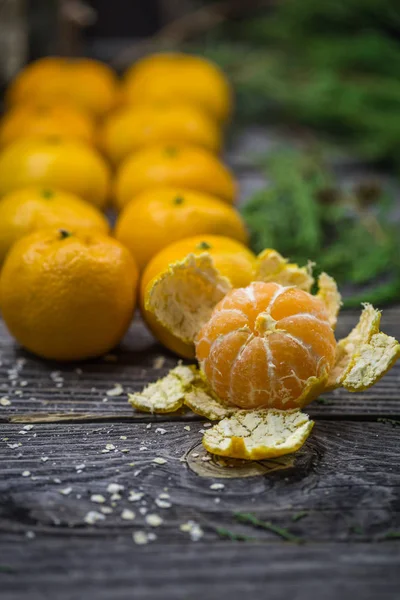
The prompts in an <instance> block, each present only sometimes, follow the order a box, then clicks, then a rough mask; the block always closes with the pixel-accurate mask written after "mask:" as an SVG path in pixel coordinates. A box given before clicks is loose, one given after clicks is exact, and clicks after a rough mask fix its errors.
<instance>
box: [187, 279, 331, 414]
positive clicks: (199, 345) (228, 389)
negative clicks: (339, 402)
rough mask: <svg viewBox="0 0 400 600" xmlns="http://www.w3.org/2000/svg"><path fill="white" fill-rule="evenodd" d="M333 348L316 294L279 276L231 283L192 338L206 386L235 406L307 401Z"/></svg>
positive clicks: (316, 388) (326, 368)
mask: <svg viewBox="0 0 400 600" xmlns="http://www.w3.org/2000/svg"><path fill="white" fill-rule="evenodd" d="M335 350H336V341H335V336H334V334H333V330H332V327H331V325H330V323H329V316H328V313H327V311H326V308H325V306H324V304H323V303H322V301H321V300H320V299H319V298H316V297H315V296H312V295H311V294H309V293H308V292H305V291H303V290H299V289H296V288H293V287H284V286H281V285H279V284H277V283H263V282H256V283H252V284H250V285H249V286H248V287H245V288H241V289H235V290H232V291H231V292H230V293H228V294H227V296H226V297H225V298H224V299H223V300H221V302H219V304H217V306H216V307H215V309H214V311H213V314H212V316H211V318H210V320H209V321H208V322H207V323H206V324H205V325H204V327H203V328H202V329H201V331H200V332H199V334H198V337H197V340H196V357H197V359H198V361H199V363H200V365H201V367H202V369H203V370H204V373H205V375H206V377H207V380H208V382H209V383H210V386H211V388H212V390H213V391H214V392H215V393H216V395H217V396H218V397H219V398H220V399H221V400H223V401H225V402H228V403H230V404H233V405H235V406H239V407H241V408H261V407H262V408H265V407H268V408H271V407H273V408H278V409H290V408H298V407H299V406H302V405H303V403H308V402H310V401H311V400H312V399H314V398H315V397H316V396H317V395H318V394H319V393H320V391H321V389H322V387H324V386H325V384H326V381H327V377H328V374H329V372H330V371H331V369H332V367H333V364H334V361H335ZM321 383H323V386H322V387H321ZM311 384H312V385H313V391H312V392H310V385H311Z"/></svg>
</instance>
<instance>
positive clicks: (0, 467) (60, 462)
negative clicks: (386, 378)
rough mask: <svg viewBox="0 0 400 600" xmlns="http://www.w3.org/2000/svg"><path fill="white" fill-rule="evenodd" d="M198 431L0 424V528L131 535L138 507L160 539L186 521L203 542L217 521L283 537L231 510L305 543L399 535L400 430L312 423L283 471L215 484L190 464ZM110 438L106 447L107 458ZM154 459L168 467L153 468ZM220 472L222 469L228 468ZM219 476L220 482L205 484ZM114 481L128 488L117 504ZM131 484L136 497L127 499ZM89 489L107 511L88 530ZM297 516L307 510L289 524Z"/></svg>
mask: <svg viewBox="0 0 400 600" xmlns="http://www.w3.org/2000/svg"><path fill="white" fill-rule="evenodd" d="M202 426H203V425H202V424H200V423H191V425H190V431H187V429H185V427H187V424H185V423H176V422H175V423H171V422H165V423H162V424H161V427H162V428H161V430H159V429H157V426H155V425H153V426H152V427H151V428H150V429H149V428H148V427H147V426H146V424H145V423H130V424H107V425H103V426H98V425H95V424H85V425H80V424H73V425H65V424H57V425H56V424H47V425H35V426H34V427H33V428H32V429H31V430H30V431H28V432H27V433H26V434H25V435H23V434H21V433H19V432H20V431H21V429H20V428H19V427H18V426H16V425H3V426H2V431H1V440H0V531H3V532H8V533H12V532H15V533H17V532H19V533H21V534H24V533H26V531H27V530H28V529H29V530H31V531H34V532H35V533H36V534H37V535H38V536H39V535H42V534H43V535H50V536H56V537H57V536H61V537H64V536H65V535H67V536H72V537H73V536H78V537H82V536H85V535H95V536H108V535H110V534H111V533H112V534H113V535H114V536H115V535H119V534H122V533H127V532H128V533H129V534H130V533H131V532H132V531H133V530H134V529H141V528H143V527H146V524H145V521H144V518H145V517H144V515H142V514H140V512H139V509H140V507H142V509H143V510H147V511H148V512H150V513H153V512H156V513H157V514H159V515H160V516H162V518H163V519H164V522H163V524H162V526H161V527H158V528H157V530H156V533H157V535H158V539H159V541H160V542H162V543H169V542H170V541H174V540H176V541H180V542H181V543H185V541H186V542H187V541H188V535H187V534H183V533H182V532H181V531H180V530H179V526H180V524H182V523H184V522H185V521H187V520H188V519H193V520H195V521H197V522H198V523H200V524H201V526H202V527H203V528H204V532H205V538H204V539H205V540H209V541H212V540H216V539H218V537H219V536H218V532H217V531H216V529H217V528H218V527H225V528H227V529H229V530H233V531H234V532H236V533H238V534H246V535H248V536H252V537H253V536H254V537H256V539H258V540H261V541H266V540H277V539H279V538H277V536H276V534H274V533H272V532H271V531H267V530H262V529H260V530H258V529H255V528H253V527H252V526H249V525H243V524H240V523H238V522H236V520H235V517H234V515H235V513H236V512H238V511H240V512H249V511H250V512H252V513H255V514H257V516H258V517H259V518H262V519H266V520H271V521H272V522H273V523H274V524H275V525H278V526H281V527H286V528H288V529H289V530H290V532H291V533H293V534H295V535H296V536H299V537H301V538H303V539H304V540H306V541H308V542H316V541H318V542H321V541H324V542H330V541H344V540H354V541H366V540H369V541H373V540H377V539H380V538H382V537H384V536H385V535H386V534H387V533H388V531H390V530H393V529H395V530H396V531H397V530H400V460H399V459H400V447H399V444H398V436H399V429H398V427H393V425H391V424H388V423H354V422H347V421H337V422H329V421H319V422H317V423H316V425H315V428H314V431H313V433H312V436H311V437H310V439H309V440H308V442H307V444H306V445H305V446H304V447H303V449H302V450H301V451H300V452H298V453H296V455H295V459H294V460H295V462H294V463H293V464H292V466H290V465H289V467H288V468H287V469H286V470H281V471H276V472H272V473H270V474H265V475H262V476H256V477H248V478H243V477H240V478H238V477H236V478H233V479H226V478H223V479H222V478H221V479H220V478H216V477H215V474H216V473H217V474H218V470H215V469H214V471H213V477H210V478H208V477H200V476H199V475H197V473H196V472H195V471H194V470H193V469H192V468H190V467H189V466H188V463H187V461H186V457H187V453H188V452H190V451H191V456H192V455H193V448H194V449H195V451H196V452H198V453H199V454H201V445H200V441H201V437H202V434H201V433H200V428H201V427H202ZM158 427H159V426H158ZM22 431H23V430H22ZM121 436H126V438H127V439H126V440H125V439H123V440H121ZM18 443H20V444H21V445H20V446H18V447H14V444H18ZM106 444H112V445H113V446H114V448H112V449H111V450H110V451H109V452H107V453H103V452H102V451H103V450H104V449H105V448H106ZM9 445H11V447H10V446H9ZM125 450H128V452H125ZM43 457H44V459H45V462H43ZM156 457H161V458H163V459H164V460H165V463H164V464H156V463H154V462H153V460H154V458H156ZM198 460H199V461H200V460H201V456H200V457H199V458H198ZM79 465H84V466H83V467H82V466H80V467H79ZM202 465H203V466H204V462H202ZM216 468H217V467H216ZM79 471H80V472H79ZM219 472H220V473H221V474H222V472H223V474H224V475H225V474H226V467H225V468H222V467H220V469H219ZM243 474H246V471H245V470H244V471H243ZM215 481H218V482H219V483H223V486H224V487H223V488H222V489H221V490H213V489H211V488H210V485H212V484H213V483H214V482H215ZM110 483H118V484H120V485H123V486H124V490H123V491H122V492H121V499H117V500H115V503H114V505H113V504H112V503H113V500H112V499H111V498H110V493H109V492H108V491H107V486H108V485H109V484H110ZM65 488H71V490H70V493H69V495H66V496H64V495H63V494H62V493H60V490H64V489H65ZM129 490H136V491H138V492H141V493H143V494H144V496H143V498H142V499H141V500H140V501H139V502H130V501H129V499H128V497H129ZM162 493H167V494H169V496H170V499H169V502H170V503H171V507H168V508H162V507H160V506H158V504H157V502H158V501H157V498H159V495H160V494H162ZM92 494H100V495H102V496H104V499H105V505H107V506H111V507H112V508H113V512H112V513H111V514H109V515H106V518H105V519H104V520H103V521H100V522H99V523H96V524H95V525H94V526H89V525H86V524H85V522H84V518H85V515H87V513H88V512H89V511H91V510H97V511H98V510H99V509H100V507H101V506H103V505H102V504H96V503H94V502H93V501H92V500H91V496H92ZM216 498H219V500H216ZM124 508H129V509H131V510H134V511H135V513H136V518H135V520H134V521H125V520H123V519H121V513H122V511H123V509H124ZM299 511H305V512H306V515H303V518H301V519H300V520H298V521H293V517H294V515H296V514H297V513H298V512H299ZM354 528H355V529H354Z"/></svg>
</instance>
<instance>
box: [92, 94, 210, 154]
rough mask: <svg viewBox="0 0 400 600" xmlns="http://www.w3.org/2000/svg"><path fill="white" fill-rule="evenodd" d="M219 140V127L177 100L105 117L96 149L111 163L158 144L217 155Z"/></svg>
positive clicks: (191, 106) (201, 112)
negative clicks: (180, 145)
mask: <svg viewBox="0 0 400 600" xmlns="http://www.w3.org/2000/svg"><path fill="white" fill-rule="evenodd" d="M221 138H222V133H221V130H220V128H219V126H218V125H217V124H216V123H215V121H214V120H213V119H212V118H211V117H210V116H209V115H208V114H207V113H205V112H204V111H203V110H201V109H200V108H198V107H197V106H195V105H190V104H180V103H179V101H178V102H174V103H170V102H159V103H150V104H149V105H138V106H133V107H124V108H122V109H119V110H118V111H116V112H114V113H112V114H111V115H110V116H109V117H108V118H107V120H106V121H105V123H104V125H103V127H102V129H101V130H100V133H99V140H100V146H101V148H102V149H103V150H104V152H105V154H106V155H107V157H108V158H109V159H110V160H111V162H112V163H114V164H118V163H120V162H121V161H122V160H123V159H124V158H125V157H126V156H127V155H128V154H130V153H132V152H133V151H135V150H140V149H141V148H144V147H146V146H151V145H155V144H162V143H173V144H174V143H177V144H191V145H194V146H201V147H203V148H206V149H207V150H210V151H211V152H219V151H220V149H221V145H222V139H221Z"/></svg>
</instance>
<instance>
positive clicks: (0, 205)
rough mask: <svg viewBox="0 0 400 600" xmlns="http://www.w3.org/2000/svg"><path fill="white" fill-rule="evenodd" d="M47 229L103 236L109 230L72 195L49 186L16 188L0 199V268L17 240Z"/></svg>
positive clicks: (91, 209) (104, 221)
mask: <svg viewBox="0 0 400 600" xmlns="http://www.w3.org/2000/svg"><path fill="white" fill-rule="evenodd" d="M48 227H64V228H66V229H71V230H72V231H77V230H78V231H81V230H89V231H90V230H94V231H98V232H99V233H104V234H107V233H108V232H109V229H110V226H109V224H108V221H107V219H106V218H105V216H104V215H103V214H102V213H101V212H100V211H99V210H97V209H96V208H95V207H94V206H92V205H91V204H89V203H88V202H84V201H83V200H81V199H80V198H78V196H76V195H75V194H72V193H70V192H65V191H62V190H56V189H54V188H50V187H47V188H43V187H40V186H36V187H35V186H32V187H28V188H19V189H17V190H15V191H13V192H10V193H9V194H6V195H5V196H3V198H1V199H0V265H1V264H2V263H3V261H4V259H5V256H6V254H7V252H8V251H9V250H10V248H11V246H12V245H13V244H14V243H15V242H16V241H17V240H19V239H20V238H22V237H24V236H25V235H28V234H29V233H32V232H33V231H37V230H39V229H45V228H48Z"/></svg>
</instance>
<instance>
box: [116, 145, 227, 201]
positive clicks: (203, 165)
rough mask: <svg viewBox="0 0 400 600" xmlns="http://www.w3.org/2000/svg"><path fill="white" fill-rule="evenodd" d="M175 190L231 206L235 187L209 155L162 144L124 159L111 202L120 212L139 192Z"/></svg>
mask: <svg viewBox="0 0 400 600" xmlns="http://www.w3.org/2000/svg"><path fill="white" fill-rule="evenodd" d="M169 185H173V186H179V187H183V188H187V189H190V190H196V191H199V192H204V193H206V194H211V195H213V196H216V197H217V198H220V199H221V200H224V201H225V202H227V203H228V204H233V203H234V201H235V199H236V183H235V180H234V177H233V174H232V173H231V171H230V170H229V169H228V167H226V166H225V165H224V164H223V163H222V162H221V161H220V160H219V159H218V158H217V157H216V156H214V155H213V154H212V153H211V152H208V151H207V150H204V148H198V147H195V146H186V145H178V144H163V145H157V146H151V147H149V148H145V149H143V150H141V151H139V152H135V153H133V154H131V155H130V156H128V157H127V158H126V159H125V160H124V161H123V163H122V164H121V166H120V168H119V170H118V172H117V176H116V179H115V188H114V194H115V202H116V206H117V208H119V209H121V208H122V207H123V206H125V205H126V204H127V203H128V202H129V201H130V200H132V198H133V197H134V196H136V195H137V194H139V193H140V192H142V191H144V190H146V189H150V188H157V187H164V186H169Z"/></svg>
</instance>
